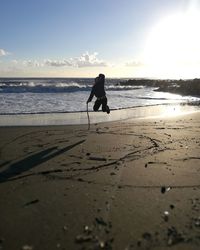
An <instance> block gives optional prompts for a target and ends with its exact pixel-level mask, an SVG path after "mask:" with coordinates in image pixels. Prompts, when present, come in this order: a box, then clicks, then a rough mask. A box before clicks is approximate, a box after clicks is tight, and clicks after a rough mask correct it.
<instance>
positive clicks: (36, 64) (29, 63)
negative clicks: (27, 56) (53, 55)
mask: <svg viewBox="0 0 200 250" xmlns="http://www.w3.org/2000/svg"><path fill="white" fill-rule="evenodd" d="M22 64H23V65H25V66H27V67H41V66H43V64H42V63H40V62H38V61H37V60H24V61H23V62H22Z"/></svg>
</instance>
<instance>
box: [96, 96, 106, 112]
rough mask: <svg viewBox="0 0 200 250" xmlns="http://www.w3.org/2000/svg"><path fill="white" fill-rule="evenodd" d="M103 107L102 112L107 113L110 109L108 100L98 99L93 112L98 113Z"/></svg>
mask: <svg viewBox="0 0 200 250" xmlns="http://www.w3.org/2000/svg"><path fill="white" fill-rule="evenodd" d="M101 105H102V111H103V112H107V111H108V110H109V107H108V106H107V98H106V97H105V98H102V99H97V100H96V101H95V103H94V107H93V110H94V111H98V109H99V108H100V106H101Z"/></svg>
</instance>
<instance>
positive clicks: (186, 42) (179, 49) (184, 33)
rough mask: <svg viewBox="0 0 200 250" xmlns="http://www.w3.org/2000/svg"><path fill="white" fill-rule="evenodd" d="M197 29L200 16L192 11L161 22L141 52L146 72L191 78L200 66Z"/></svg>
mask: <svg viewBox="0 0 200 250" xmlns="http://www.w3.org/2000/svg"><path fill="white" fill-rule="evenodd" d="M199 27H200V13H199V12H197V11H195V10H193V11H188V12H187V13H177V14H174V15H171V16H168V17H166V18H164V19H162V20H161V21H160V22H159V23H158V24H157V25H156V26H155V27H154V28H153V29H152V31H151V32H150V34H149V37H148V39H147V42H146V46H145V49H144V55H143V60H144V61H145V63H146V64H147V65H148V68H149V71H150V72H151V71H152V74H153V73H155V72H156V73H157V74H160V76H161V77H162V76H163V77H173V76H176V75H177V76H178V77H187V76H188V77H191V76H192V74H194V73H195V72H196V69H197V66H199V65H200V29H199ZM196 73H197V72H196ZM179 75H180V76H179Z"/></svg>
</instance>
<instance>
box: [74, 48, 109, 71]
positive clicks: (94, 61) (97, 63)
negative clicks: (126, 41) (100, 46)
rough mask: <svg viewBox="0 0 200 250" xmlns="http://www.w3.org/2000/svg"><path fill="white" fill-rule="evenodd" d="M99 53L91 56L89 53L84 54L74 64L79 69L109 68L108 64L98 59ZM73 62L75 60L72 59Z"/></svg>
mask: <svg viewBox="0 0 200 250" xmlns="http://www.w3.org/2000/svg"><path fill="white" fill-rule="evenodd" d="M97 55H98V53H97V52H94V53H93V54H89V53H88V52H86V53H84V54H82V55H81V56H80V57H78V58H75V59H74V62H75V65H76V66H77V67H78V68H83V67H107V66H108V64H107V63H106V62H104V61H102V60H99V59H98V58H97ZM72 60H73V59H72Z"/></svg>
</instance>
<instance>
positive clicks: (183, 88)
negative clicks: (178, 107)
mask: <svg viewBox="0 0 200 250" xmlns="http://www.w3.org/2000/svg"><path fill="white" fill-rule="evenodd" d="M120 85H123V86H147V87H155V88H157V89H155V91H162V92H170V93H175V94H180V95H191V96H196V97H200V79H199V78H195V79H192V80H182V79H180V80H153V79H130V80H127V81H123V82H120Z"/></svg>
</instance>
